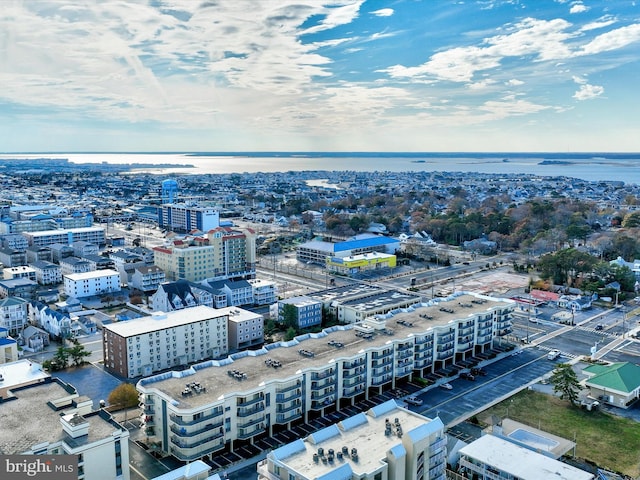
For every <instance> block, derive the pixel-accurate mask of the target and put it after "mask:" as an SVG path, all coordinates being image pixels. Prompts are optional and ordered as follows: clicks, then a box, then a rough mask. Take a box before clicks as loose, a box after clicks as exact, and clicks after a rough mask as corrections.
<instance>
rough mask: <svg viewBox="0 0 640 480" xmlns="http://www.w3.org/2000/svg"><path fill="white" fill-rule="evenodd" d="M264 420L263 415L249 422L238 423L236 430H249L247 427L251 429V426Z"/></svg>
mask: <svg viewBox="0 0 640 480" xmlns="http://www.w3.org/2000/svg"><path fill="white" fill-rule="evenodd" d="M264 420H265V417H264V415H260V416H259V417H257V418H254V419H251V420H247V421H246V422H244V423H240V422H238V428H239V429H240V428H249V427H252V426H253V425H258V424H260V423H262V422H264Z"/></svg>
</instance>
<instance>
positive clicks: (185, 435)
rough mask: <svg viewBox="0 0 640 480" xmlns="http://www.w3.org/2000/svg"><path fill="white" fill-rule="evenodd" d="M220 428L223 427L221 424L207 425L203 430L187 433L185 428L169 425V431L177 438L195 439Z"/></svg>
mask: <svg viewBox="0 0 640 480" xmlns="http://www.w3.org/2000/svg"><path fill="white" fill-rule="evenodd" d="M222 426H223V422H216V423H209V424H207V425H206V426H205V427H204V428H200V429H198V430H193V431H189V430H187V429H186V428H185V427H178V426H177V425H171V428H170V430H171V431H172V432H173V433H175V434H176V435H177V436H179V437H183V438H189V437H195V436H196V435H201V434H203V433H206V432H209V431H213V430H214V429H216V428H217V429H220V427H222ZM221 434H222V433H221Z"/></svg>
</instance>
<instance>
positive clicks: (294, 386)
mask: <svg viewBox="0 0 640 480" xmlns="http://www.w3.org/2000/svg"><path fill="white" fill-rule="evenodd" d="M301 386H302V382H301V381H300V380H298V381H297V382H296V383H294V384H292V385H289V386H286V387H283V386H279V387H278V388H277V389H276V394H281V393H287V392H290V391H291V390H296V389H298V388H300V387H301Z"/></svg>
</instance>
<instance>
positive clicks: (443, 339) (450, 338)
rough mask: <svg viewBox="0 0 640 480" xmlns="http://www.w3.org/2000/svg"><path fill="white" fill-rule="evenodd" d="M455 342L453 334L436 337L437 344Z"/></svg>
mask: <svg viewBox="0 0 640 480" xmlns="http://www.w3.org/2000/svg"><path fill="white" fill-rule="evenodd" d="M454 340H455V333H453V332H452V333H447V334H446V335H440V336H439V337H438V343H447V342H453V341H454Z"/></svg>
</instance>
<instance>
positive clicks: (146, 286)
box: [129, 265, 166, 292]
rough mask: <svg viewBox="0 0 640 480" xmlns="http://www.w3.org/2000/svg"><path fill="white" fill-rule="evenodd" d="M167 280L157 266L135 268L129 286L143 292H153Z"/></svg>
mask: <svg viewBox="0 0 640 480" xmlns="http://www.w3.org/2000/svg"><path fill="white" fill-rule="evenodd" d="M165 280H166V278H165V274H164V272H163V271H162V269H161V268H160V267H156V266H155V265H141V266H138V267H136V268H134V270H133V273H132V274H131V281H130V282H129V286H130V287H133V288H137V289H138V290H140V291H141V292H153V291H155V290H157V289H158V287H159V286H160V284H162V283H164V282H165Z"/></svg>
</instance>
